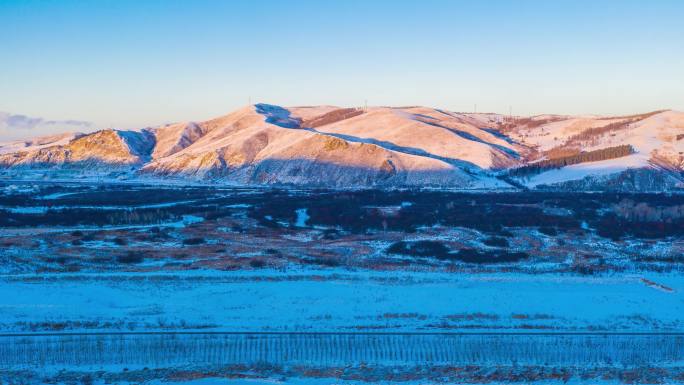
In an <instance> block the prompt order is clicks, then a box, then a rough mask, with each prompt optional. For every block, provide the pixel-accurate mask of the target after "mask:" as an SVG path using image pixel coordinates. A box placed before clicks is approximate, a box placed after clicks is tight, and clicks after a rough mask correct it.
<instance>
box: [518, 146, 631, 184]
mask: <svg viewBox="0 0 684 385" xmlns="http://www.w3.org/2000/svg"><path fill="white" fill-rule="evenodd" d="M633 153H634V148H632V146H631V145H628V144H625V145H621V146H615V147H608V148H602V149H600V150H594V151H586V152H581V153H579V154H576V155H570V156H563V157H558V158H552V159H546V160H542V161H539V162H537V163H534V164H530V165H527V166H523V167H519V168H516V169H512V170H510V171H509V174H510V175H512V176H517V177H521V176H528V175H535V174H539V173H542V172H544V171H548V170H552V169H557V168H561V167H565V166H570V165H573V164H579V163H585V162H597V161H600V160H607V159H615V158H621V157H623V156H627V155H631V154H633Z"/></svg>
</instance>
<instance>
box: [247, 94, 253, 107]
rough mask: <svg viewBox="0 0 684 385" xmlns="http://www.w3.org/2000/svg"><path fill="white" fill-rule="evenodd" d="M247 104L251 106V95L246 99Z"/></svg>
mask: <svg viewBox="0 0 684 385" xmlns="http://www.w3.org/2000/svg"><path fill="white" fill-rule="evenodd" d="M247 105H248V106H251V105H252V97H251V96H250V97H249V99H247Z"/></svg>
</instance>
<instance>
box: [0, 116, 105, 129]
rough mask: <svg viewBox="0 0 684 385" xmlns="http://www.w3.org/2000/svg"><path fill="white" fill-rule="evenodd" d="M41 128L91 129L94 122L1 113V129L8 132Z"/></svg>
mask: <svg viewBox="0 0 684 385" xmlns="http://www.w3.org/2000/svg"><path fill="white" fill-rule="evenodd" d="M41 126H62V127H65V128H68V127H72V128H89V127H93V123H92V122H87V121H83V120H74V119H67V120H45V119H43V118H37V117H32V116H26V115H21V114H11V113H8V112H0V127H2V128H4V129H8V130H13V129H17V130H32V129H36V128H39V127H41Z"/></svg>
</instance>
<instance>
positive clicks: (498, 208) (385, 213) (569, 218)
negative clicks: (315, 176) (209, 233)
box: [249, 190, 684, 254]
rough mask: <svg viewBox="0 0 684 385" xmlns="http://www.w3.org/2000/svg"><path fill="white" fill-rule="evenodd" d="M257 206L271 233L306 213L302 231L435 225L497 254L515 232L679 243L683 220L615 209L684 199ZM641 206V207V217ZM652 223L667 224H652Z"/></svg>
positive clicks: (502, 197)
mask: <svg viewBox="0 0 684 385" xmlns="http://www.w3.org/2000/svg"><path fill="white" fill-rule="evenodd" d="M262 198H263V199H262V203H260V204H257V205H255V206H253V207H252V208H251V209H250V210H249V216H250V217H252V218H254V219H256V220H257V221H258V223H259V224H260V225H262V226H266V227H271V228H278V227H282V226H294V223H295V222H296V218H297V214H296V210H298V209H301V208H306V209H307V215H308V216H309V219H308V220H307V225H308V226H321V227H326V228H332V229H341V230H345V231H350V232H354V233H365V232H368V231H371V232H372V231H390V230H393V231H404V232H414V231H416V230H417V229H418V228H419V227H429V226H434V225H441V226H453V227H464V228H472V229H476V230H478V231H482V232H485V233H488V234H490V235H492V236H496V237H499V238H501V237H503V238H504V239H497V240H496V241H492V242H490V243H492V245H497V246H498V245H501V246H503V247H505V246H504V245H505V238H506V237H510V236H511V235H512V233H511V232H510V231H509V230H511V229H516V228H532V229H536V230H539V231H540V232H541V233H543V234H546V235H548V236H555V235H557V234H559V233H562V232H568V231H578V232H584V231H596V232H597V233H598V234H599V235H602V236H605V237H609V238H621V237H625V236H635V237H647V238H654V237H655V238H661V237H668V236H673V235H684V219H682V218H679V217H674V216H673V215H669V214H668V215H669V216H668V217H665V214H662V215H661V216H654V215H648V216H644V215H640V216H635V215H631V216H629V215H624V207H625V204H624V203H623V204H621V202H623V201H624V200H625V199H629V200H631V201H633V202H638V203H643V204H647V205H648V206H649V207H654V208H655V207H659V208H660V209H657V210H656V209H654V210H656V212H662V213H671V212H674V211H676V210H677V209H678V208H674V206H680V205H683V204H684V195H668V194H624V193H602V194H583V193H554V192H545V193H540V192H534V193H522V194H521V193H495V194H468V193H448V192H429V191H423V192H416V191H394V192H387V191H375V190H368V191H355V192H327V193H326V192H321V193H319V194H316V195H307V196H296V195H290V194H287V193H285V192H272V193H269V194H267V195H264V196H263V197H262ZM638 203H637V204H638ZM643 204H642V205H641V206H639V207H640V210H642V211H643V208H641V207H642V206H643ZM668 207H670V209H667V208H668ZM618 208H620V210H618ZM558 209H564V210H566V212H567V214H566V215H563V214H559V211H558ZM621 210H622V211H621ZM658 218H663V219H665V218H666V219H667V220H666V221H658ZM423 246H425V245H423ZM419 249H420V248H419ZM419 249H418V250H419ZM416 251H417V250H416ZM431 252H434V250H432V251H431ZM438 254H439V253H438Z"/></svg>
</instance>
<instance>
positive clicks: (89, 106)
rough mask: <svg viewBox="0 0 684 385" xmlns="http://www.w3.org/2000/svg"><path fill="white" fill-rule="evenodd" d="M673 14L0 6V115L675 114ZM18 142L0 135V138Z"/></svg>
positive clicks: (682, 98) (439, 6)
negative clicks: (255, 107) (436, 110)
mask: <svg viewBox="0 0 684 385" xmlns="http://www.w3.org/2000/svg"><path fill="white" fill-rule="evenodd" d="M683 16H684V1H679V0H672V1H648V2H646V1H628V0H625V1H608V0H604V1H600V0H599V1H582V0H575V1H514V0H511V1H494V0H492V1H455V0H452V1H447V0H445V1H398V0H393V1H382V0H375V1H354V0H347V1H342V0H340V1H332V0H331V1H323V0H318V1H295V0H292V1H285V0H282V1H268V0H262V1H239V0H234V1H202V0H195V1H190V0H186V1H171V0H168V1H143V0H138V1H126V0H117V1H104V0H103V1H67V0H63V1H30V0H23V1H10V0H0V28H2V33H0V47H2V56H1V57H0V58H1V60H0V111H6V112H9V113H12V114H24V115H28V116H31V117H41V118H44V119H46V120H47V119H49V120H60V121H61V120H66V119H73V120H83V121H89V122H93V123H94V124H95V126H97V127H119V128H134V127H140V126H147V125H156V124H161V123H166V122H172V121H181V120H202V119H207V118H211V117H214V116H218V115H223V114H225V113H227V112H229V111H231V110H233V109H235V108H237V107H240V106H242V105H245V104H247V102H248V100H249V98H250V96H251V98H252V99H251V100H252V101H253V102H257V101H259V102H268V103H273V104H280V105H308V104H335V105H342V106H354V105H361V104H363V101H364V100H365V99H368V101H369V104H370V105H429V106H434V107H440V108H447V109H451V110H455V111H470V110H472V109H474V104H477V105H478V110H479V111H492V112H508V108H509V106H512V107H513V112H514V113H515V114H539V113H563V114H580V113H599V114H624V113H633V112H643V111H649V110H655V109H661V108H672V109H678V110H684V49H683V48H684V22H682V17H683ZM20 134H21V135H23V136H31V135H25V134H23V133H19V134H16V133H14V134H13V133H9V132H5V133H2V132H0V139H2V137H1V136H2V135H4V136H5V137H10V136H13V135H14V136H18V135H20Z"/></svg>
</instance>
